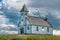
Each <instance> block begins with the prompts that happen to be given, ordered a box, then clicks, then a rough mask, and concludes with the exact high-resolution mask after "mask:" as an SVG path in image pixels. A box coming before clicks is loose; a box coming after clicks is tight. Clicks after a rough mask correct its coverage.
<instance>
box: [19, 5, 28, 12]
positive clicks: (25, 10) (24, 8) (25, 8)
mask: <svg viewBox="0 0 60 40" xmlns="http://www.w3.org/2000/svg"><path fill="white" fill-rule="evenodd" d="M20 12H28V9H27V7H26V6H25V4H24V5H23V8H22V9H21V11H20Z"/></svg>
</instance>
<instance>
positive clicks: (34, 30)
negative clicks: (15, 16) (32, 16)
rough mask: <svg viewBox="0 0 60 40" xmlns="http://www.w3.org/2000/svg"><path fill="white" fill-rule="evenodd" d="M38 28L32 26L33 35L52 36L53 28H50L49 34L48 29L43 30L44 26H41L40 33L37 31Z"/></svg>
mask: <svg viewBox="0 0 60 40" xmlns="http://www.w3.org/2000/svg"><path fill="white" fill-rule="evenodd" d="M36 27H37V26H32V34H52V28H51V27H49V32H47V27H44V29H42V26H39V28H38V31H37V30H36Z"/></svg>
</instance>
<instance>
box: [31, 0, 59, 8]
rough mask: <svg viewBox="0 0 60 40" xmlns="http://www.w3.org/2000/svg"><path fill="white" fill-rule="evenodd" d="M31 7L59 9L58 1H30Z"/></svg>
mask: <svg viewBox="0 0 60 40" xmlns="http://www.w3.org/2000/svg"><path fill="white" fill-rule="evenodd" d="M31 6H33V7H52V8H60V0H31Z"/></svg>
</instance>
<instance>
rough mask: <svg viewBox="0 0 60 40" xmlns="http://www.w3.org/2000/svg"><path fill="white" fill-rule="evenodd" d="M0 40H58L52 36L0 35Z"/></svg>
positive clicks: (59, 37) (57, 37) (58, 38)
mask: <svg viewBox="0 0 60 40" xmlns="http://www.w3.org/2000/svg"><path fill="white" fill-rule="evenodd" d="M0 40H60V36H52V35H0Z"/></svg>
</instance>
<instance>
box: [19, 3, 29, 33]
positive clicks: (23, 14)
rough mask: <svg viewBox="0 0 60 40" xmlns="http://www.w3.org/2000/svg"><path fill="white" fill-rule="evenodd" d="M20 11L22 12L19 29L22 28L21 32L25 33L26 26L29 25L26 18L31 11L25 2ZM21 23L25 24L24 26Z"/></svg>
mask: <svg viewBox="0 0 60 40" xmlns="http://www.w3.org/2000/svg"><path fill="white" fill-rule="evenodd" d="M20 12H21V21H20V23H19V25H18V26H19V29H21V30H20V33H21V34H25V33H26V27H27V20H26V18H27V14H28V12H29V11H28V9H27V7H26V6H25V4H24V5H23V7H22V9H21V11H20ZM21 25H23V26H21Z"/></svg>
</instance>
